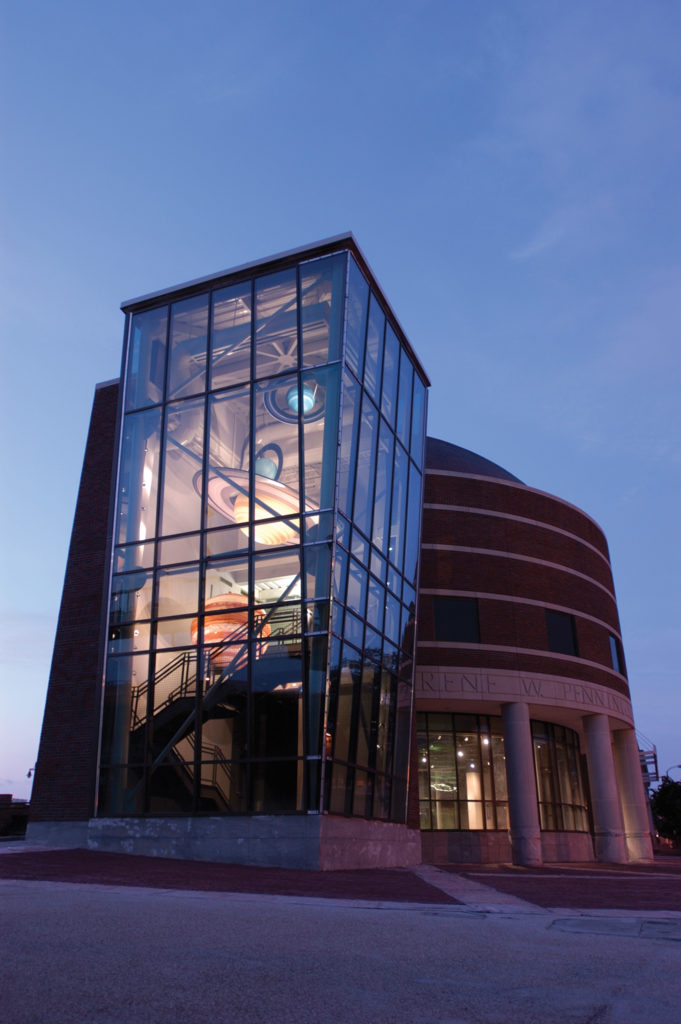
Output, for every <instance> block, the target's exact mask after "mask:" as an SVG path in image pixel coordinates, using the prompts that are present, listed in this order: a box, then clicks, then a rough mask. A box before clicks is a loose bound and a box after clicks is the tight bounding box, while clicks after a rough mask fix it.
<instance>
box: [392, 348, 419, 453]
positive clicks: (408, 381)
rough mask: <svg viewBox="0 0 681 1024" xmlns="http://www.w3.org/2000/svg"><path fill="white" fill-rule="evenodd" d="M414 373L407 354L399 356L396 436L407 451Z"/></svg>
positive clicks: (403, 352) (409, 439) (402, 353)
mask: <svg viewBox="0 0 681 1024" xmlns="http://www.w3.org/2000/svg"><path fill="white" fill-rule="evenodd" d="M413 376H414V371H413V368H412V365H411V362H410V359H409V356H408V355H407V353H406V352H405V351H404V349H402V352H401V355H400V386H399V392H398V397H397V423H396V425H395V429H396V430H397V436H398V437H399V439H400V441H401V442H402V444H403V445H404V447H405V448H406V449H407V450H409V448H410V441H411V388H412V379H413Z"/></svg>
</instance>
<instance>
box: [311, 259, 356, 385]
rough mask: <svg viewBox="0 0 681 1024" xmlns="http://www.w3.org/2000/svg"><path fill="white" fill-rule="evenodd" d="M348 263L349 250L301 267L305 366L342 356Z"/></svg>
mask: <svg viewBox="0 0 681 1024" xmlns="http://www.w3.org/2000/svg"><path fill="white" fill-rule="evenodd" d="M345 264H346V255H345V253H339V254H338V255H336V256H327V257H326V258H325V259H321V260H313V261H311V262H310V263H305V264H303V266H302V267H301V268H300V302H301V331H302V337H303V366H315V365H317V364H318V363H327V362H332V361H333V360H334V359H338V358H339V355H340V337H341V330H342V327H343V293H344V290H345Z"/></svg>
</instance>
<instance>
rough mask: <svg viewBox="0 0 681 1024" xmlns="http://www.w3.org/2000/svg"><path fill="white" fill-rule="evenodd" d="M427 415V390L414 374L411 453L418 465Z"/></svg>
mask: <svg viewBox="0 0 681 1024" xmlns="http://www.w3.org/2000/svg"><path fill="white" fill-rule="evenodd" d="M425 413H426V389H425V386H424V384H423V381H422V380H421V378H420V377H418V376H417V374H414V400H413V405H412V419H411V445H410V449H409V450H410V453H411V456H412V458H413V459H416V462H417V464H420V461H421V450H422V448H423V434H424V430H423V421H424V417H425Z"/></svg>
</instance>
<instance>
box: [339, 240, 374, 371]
mask: <svg viewBox="0 0 681 1024" xmlns="http://www.w3.org/2000/svg"><path fill="white" fill-rule="evenodd" d="M368 304H369V285H368V284H367V283H366V280H365V278H364V275H363V274H362V272H361V270H360V269H359V267H358V266H357V264H356V263H355V261H354V259H353V258H352V256H350V257H349V259H348V298H347V303H346V324H345V358H346V360H347V363H348V366H350V367H351V369H352V370H353V371H354V373H355V375H356V376H357V377H358V378H359V379H360V380H361V379H362V370H363V363H364V334H365V331H366V320H367V306H368Z"/></svg>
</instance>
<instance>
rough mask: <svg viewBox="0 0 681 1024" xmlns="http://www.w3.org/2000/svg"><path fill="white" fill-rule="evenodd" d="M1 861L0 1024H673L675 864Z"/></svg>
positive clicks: (678, 917)
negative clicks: (310, 866)
mask: <svg viewBox="0 0 681 1024" xmlns="http://www.w3.org/2000/svg"><path fill="white" fill-rule="evenodd" d="M9 846H10V844H3V845H2V846H0V874H2V876H4V877H3V880H2V881H0V903H1V906H2V910H1V911H0V938H1V940H2V953H1V955H0V1020H2V1021H3V1024H138V1022H139V1024H194V1022H196V1024H204V1022H206V1024H208V1022H210V1024H231V1022H235V1024H236V1022H239V1024H289V1022H290V1024H319V1022H322V1021H323V1022H324V1024H336V1022H337V1024H346V1022H347V1024H426V1022H427V1024H502V1022H503V1024H508V1022H510V1024H516V1022H518V1024H535V1022H537V1024H539V1022H541V1024H650V1022H652V1021H657V1020H660V1021H665V1022H669V1024H676V1022H677V1021H681V1009H680V1008H681V911H679V910H675V909H674V908H673V907H672V906H671V904H672V903H674V902H675V901H676V900H677V899H678V894H679V889H681V859H676V860H674V859H672V858H670V859H668V860H665V861H664V862H661V863H660V864H656V865H655V866H654V867H653V868H651V869H636V870H632V869H619V868H615V869H610V868H600V867H596V866H594V865H584V866H582V867H581V868H580V867H576V866H574V865H572V866H570V867H560V868H558V867H556V868H544V869H540V870H534V871H525V870H522V869H515V868H496V869H492V868H481V867H471V866H470V865H468V866H459V867H458V869H454V870H452V869H451V868H450V867H448V868H447V869H446V870H444V869H441V868H436V867H432V866H428V865H422V866H421V867H420V868H418V869H416V870H415V871H413V872H412V871H374V872H371V871H369V872H367V871H361V872H354V871H348V872H342V873H336V872H334V873H332V874H323V875H317V874H314V873H309V872H290V871H283V870H281V869H256V868H237V867H234V866H230V865H214V864H197V863H195V862H180V861H159V860H156V859H154V858H143V857H124V856H119V855H111V854H101V853H95V852H89V851H48V850H31V849H30V848H27V847H25V846H23V847H21V846H19V844H11V847H12V849H10V848H9ZM5 854H6V855H5ZM617 886H618V887H619V888H617ZM599 891H600V892H601V893H602V896H601V899H600V905H599V906H597V907H595V906H589V905H587V906H584V905H583V904H581V903H579V901H578V897H579V896H580V895H582V896H583V898H584V899H586V898H587V896H589V893H591V895H590V896H589V899H591V901H592V903H594V902H598V900H597V894H598V892H599ZM284 894H287V895H284ZM618 894H619V895H618ZM665 894H667V895H666V896H665ZM548 899H551V900H554V901H557V902H554V903H553V904H547V903H546V901H547V900H548ZM665 900H666V901H667V902H666V905H665V906H664V907H660V906H659V904H660V903H664V902H665ZM576 901H577V904H576ZM633 904H636V906H633ZM641 904H645V906H641Z"/></svg>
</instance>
